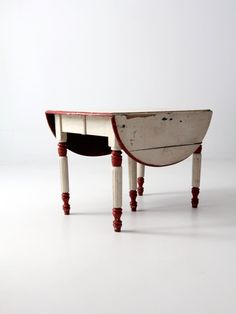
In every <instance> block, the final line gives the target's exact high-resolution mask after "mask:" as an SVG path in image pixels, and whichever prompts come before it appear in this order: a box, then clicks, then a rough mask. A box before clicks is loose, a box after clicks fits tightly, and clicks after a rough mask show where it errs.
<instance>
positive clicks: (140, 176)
mask: <svg viewBox="0 0 236 314" xmlns="http://www.w3.org/2000/svg"><path fill="white" fill-rule="evenodd" d="M144 173H145V166H144V165H143V164H140V163H138V179H137V184H138V195H140V196H141V195H143V191H144V188H143V184H144Z"/></svg>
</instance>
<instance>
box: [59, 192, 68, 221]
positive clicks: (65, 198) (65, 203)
mask: <svg viewBox="0 0 236 314" xmlns="http://www.w3.org/2000/svg"><path fill="white" fill-rule="evenodd" d="M61 198H62V200H63V210H64V213H65V215H69V214H70V204H69V199H70V194H69V193H68V192H66V193H62V194H61Z"/></svg>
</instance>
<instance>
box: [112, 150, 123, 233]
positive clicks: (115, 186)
mask: <svg viewBox="0 0 236 314" xmlns="http://www.w3.org/2000/svg"><path fill="white" fill-rule="evenodd" d="M121 154H122V153H121V151H120V150H112V152H111V160H112V191H113V209H112V213H113V216H114V221H113V227H114V230H115V231H116V232H120V230H121V226H122V221H121V219H120V217H121V215H122V166H121V164H122V156H121Z"/></svg>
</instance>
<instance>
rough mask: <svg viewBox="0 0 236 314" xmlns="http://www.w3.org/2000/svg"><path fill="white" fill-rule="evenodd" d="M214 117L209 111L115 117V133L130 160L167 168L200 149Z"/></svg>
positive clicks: (168, 112)
mask: <svg viewBox="0 0 236 314" xmlns="http://www.w3.org/2000/svg"><path fill="white" fill-rule="evenodd" d="M211 116H212V112H211V111H210V110H193V111H166V112H164V111H163V112H156V113H153V114H149V115H147V116H142V115H138V114H136V115H116V116H115V117H113V129H114V132H115V134H116V137H117V138H118V141H119V144H120V146H121V148H123V149H124V150H125V151H126V153H127V154H128V155H129V156H130V157H131V158H133V159H135V160H137V161H138V162H140V163H143V164H146V165H150V166H167V165H171V164H174V163H177V162H180V161H181V160H184V159H186V158H187V157H189V156H190V155H191V154H192V153H193V152H194V151H195V150H196V149H197V147H198V146H199V145H200V144H201V142H202V140H203V138H204V136H205V134H206V132H207V129H208V126H209V123H210V120H211Z"/></svg>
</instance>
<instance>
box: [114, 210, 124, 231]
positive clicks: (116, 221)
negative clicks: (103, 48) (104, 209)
mask: <svg viewBox="0 0 236 314" xmlns="http://www.w3.org/2000/svg"><path fill="white" fill-rule="evenodd" d="M112 214H113V216H114V218H115V219H114V221H113V227H114V230H115V231H116V232H120V230H121V226H122V221H121V220H120V217H121V215H122V208H113V209H112Z"/></svg>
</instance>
